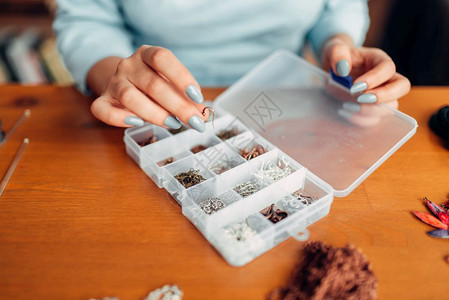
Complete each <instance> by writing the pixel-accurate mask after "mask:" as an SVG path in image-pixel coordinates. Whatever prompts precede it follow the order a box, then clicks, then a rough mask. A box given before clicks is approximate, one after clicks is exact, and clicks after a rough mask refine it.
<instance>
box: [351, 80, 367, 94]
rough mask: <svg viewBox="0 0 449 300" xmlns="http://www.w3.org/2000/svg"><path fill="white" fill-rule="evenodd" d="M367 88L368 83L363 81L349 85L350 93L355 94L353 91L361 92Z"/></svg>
mask: <svg viewBox="0 0 449 300" xmlns="http://www.w3.org/2000/svg"><path fill="white" fill-rule="evenodd" d="M367 88H368V84H366V82H365V81H360V82H357V83H354V85H353V86H352V87H351V89H350V90H349V91H350V92H351V94H355V93H360V92H363V91H364V90H366V89H367Z"/></svg>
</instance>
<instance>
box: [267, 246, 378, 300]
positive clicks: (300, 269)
mask: <svg viewBox="0 0 449 300" xmlns="http://www.w3.org/2000/svg"><path fill="white" fill-rule="evenodd" d="M302 257H303V259H302V260H301V261H300V262H299V264H298V265H297V266H296V267H295V269H294V272H293V275H292V277H291V278H290V281H289V282H288V284H287V285H286V286H285V287H281V288H278V289H276V290H274V291H272V292H271V293H270V294H269V296H268V299H270V300H281V299H282V300H303V299H304V300H305V299H308V300H309V299H310V300H323V299H333V300H339V299H341V300H343V299H345V300H356V299H367V300H370V299H376V298H377V279H376V276H375V274H374V272H373V271H372V270H371V268H370V264H369V262H368V260H367V259H366V257H365V256H364V255H363V254H362V253H361V252H360V251H359V250H358V249H357V248H355V247H354V246H352V245H348V246H346V247H342V248H336V247H332V246H329V245H327V244H325V243H323V242H320V241H311V242H308V243H307V244H306V246H305V247H304V249H303V255H302Z"/></svg>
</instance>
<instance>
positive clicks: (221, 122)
mask: <svg viewBox="0 0 449 300" xmlns="http://www.w3.org/2000/svg"><path fill="white" fill-rule="evenodd" d="M206 128H207V129H208V130H209V131H211V132H213V134H214V135H216V136H217V137H218V138H219V139H220V140H222V141H226V140H228V139H230V138H232V137H234V136H237V135H239V134H241V133H243V132H246V131H248V128H247V127H246V126H245V125H244V124H243V123H242V122H241V121H240V120H239V119H237V118H235V117H233V116H231V115H225V116H223V117H219V118H216V119H215V121H214V122H213V124H212V122H208V123H206Z"/></svg>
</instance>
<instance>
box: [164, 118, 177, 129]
mask: <svg viewBox="0 0 449 300" xmlns="http://www.w3.org/2000/svg"><path fill="white" fill-rule="evenodd" d="M164 125H165V126H167V127H170V128H173V129H179V128H181V123H180V122H179V121H178V120H176V119H175V118H173V117H172V116H168V117H167V119H165V121H164Z"/></svg>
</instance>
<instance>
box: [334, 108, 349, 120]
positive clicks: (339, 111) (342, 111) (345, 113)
mask: <svg viewBox="0 0 449 300" xmlns="http://www.w3.org/2000/svg"><path fill="white" fill-rule="evenodd" d="M337 113H338V114H339V115H340V116H342V117H343V118H345V119H347V120H349V119H351V117H352V113H351V112H349V111H347V110H344V109H339V110H337Z"/></svg>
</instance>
